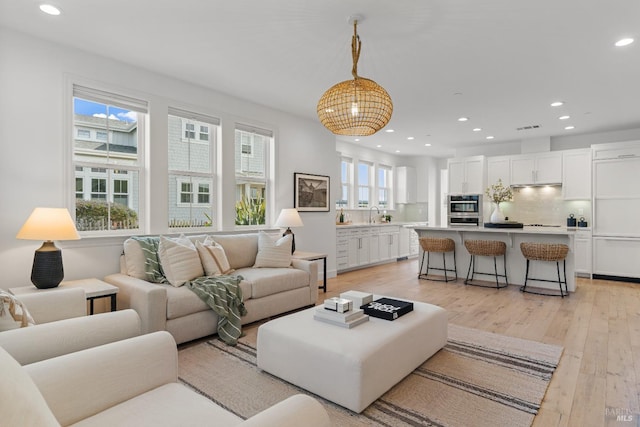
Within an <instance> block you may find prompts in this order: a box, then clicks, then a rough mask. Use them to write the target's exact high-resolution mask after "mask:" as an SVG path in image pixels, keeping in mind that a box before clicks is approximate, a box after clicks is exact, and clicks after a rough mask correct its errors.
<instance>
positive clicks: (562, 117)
mask: <svg viewBox="0 0 640 427" xmlns="http://www.w3.org/2000/svg"><path fill="white" fill-rule="evenodd" d="M570 118H571V116H560V117H558V119H559V120H567V119H570Z"/></svg>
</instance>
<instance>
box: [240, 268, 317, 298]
mask: <svg viewBox="0 0 640 427" xmlns="http://www.w3.org/2000/svg"><path fill="white" fill-rule="evenodd" d="M235 274H238V275H240V276H242V277H244V280H243V281H242V282H240V287H241V288H242V292H243V296H244V299H245V300H247V299H248V298H249V295H251V298H262V297H265V296H268V295H272V294H277V293H279V292H284V291H290V290H292V289H298V288H304V287H308V286H309V273H307V272H305V271H302V270H298V269H297V268H268V267H267V268H242V269H239V270H236V272H235ZM244 282H247V283H248V284H250V286H251V290H250V293H247V292H246V291H245V288H244V287H243V286H242V285H243V283H244Z"/></svg>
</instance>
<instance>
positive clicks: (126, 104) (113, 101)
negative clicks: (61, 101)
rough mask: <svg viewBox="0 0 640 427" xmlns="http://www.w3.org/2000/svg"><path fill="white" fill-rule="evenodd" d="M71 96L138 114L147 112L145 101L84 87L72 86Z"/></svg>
mask: <svg viewBox="0 0 640 427" xmlns="http://www.w3.org/2000/svg"><path fill="white" fill-rule="evenodd" d="M73 96H74V97H78V98H83V99H87V100H90V101H96V102H101V103H103V104H108V105H113V106H115V107H120V108H125V109H127V110H132V111H137V112H138V113H148V112H149V103H148V102H147V101H144V100H142V99H138V98H133V97H130V96H126V95H120V94H115V93H112V92H105V91H102V90H100V89H94V88H89V87H86V86H80V85H73Z"/></svg>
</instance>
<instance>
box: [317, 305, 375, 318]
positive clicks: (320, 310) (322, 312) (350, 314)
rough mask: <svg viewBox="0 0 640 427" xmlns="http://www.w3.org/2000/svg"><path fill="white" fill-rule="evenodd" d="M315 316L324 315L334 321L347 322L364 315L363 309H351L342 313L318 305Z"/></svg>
mask: <svg viewBox="0 0 640 427" xmlns="http://www.w3.org/2000/svg"><path fill="white" fill-rule="evenodd" d="M315 315H316V316H319V317H324V318H325V319H329V320H333V321H335V322H348V321H350V320H353V319H357V318H358V317H362V316H364V310H361V309H358V310H352V311H347V312H344V313H338V312H336V311H332V310H327V309H326V308H324V307H322V306H319V307H317V308H316V312H315Z"/></svg>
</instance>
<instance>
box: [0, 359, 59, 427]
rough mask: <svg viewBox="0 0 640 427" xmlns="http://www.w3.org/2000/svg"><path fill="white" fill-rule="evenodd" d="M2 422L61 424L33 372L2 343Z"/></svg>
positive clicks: (39, 426)
mask: <svg viewBox="0 0 640 427" xmlns="http://www.w3.org/2000/svg"><path fill="white" fill-rule="evenodd" d="M0 378H1V380H0V424H1V425H3V426H4V425H6V426H25V427H31V426H33V427H41V426H42V427H47V426H60V424H58V421H56V419H55V417H54V416H53V413H51V410H50V409H49V406H48V405H47V402H46V401H45V400H44V397H43V396H42V394H41V393H40V390H38V387H36V385H35V383H34V382H33V380H32V379H31V377H30V376H29V374H28V373H27V372H26V371H25V370H24V369H23V368H22V366H20V364H19V363H18V362H16V361H15V359H14V358H13V357H11V356H9V353H7V352H6V351H5V350H4V349H3V348H2V347H0Z"/></svg>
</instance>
